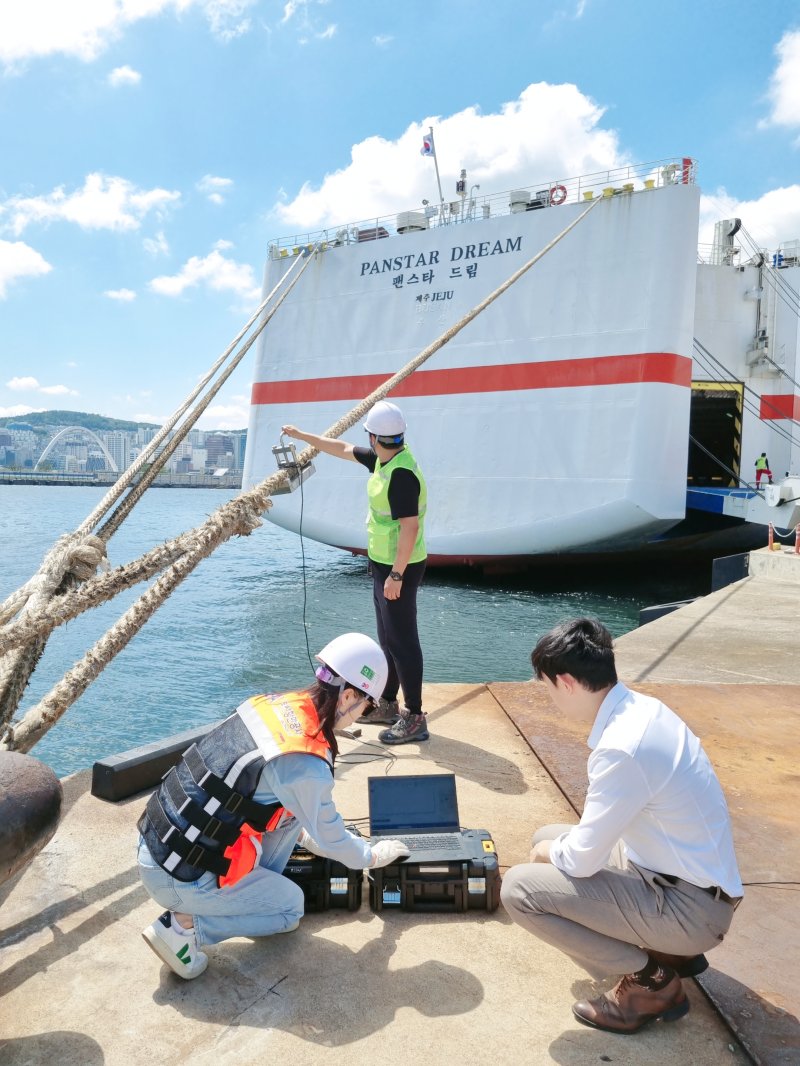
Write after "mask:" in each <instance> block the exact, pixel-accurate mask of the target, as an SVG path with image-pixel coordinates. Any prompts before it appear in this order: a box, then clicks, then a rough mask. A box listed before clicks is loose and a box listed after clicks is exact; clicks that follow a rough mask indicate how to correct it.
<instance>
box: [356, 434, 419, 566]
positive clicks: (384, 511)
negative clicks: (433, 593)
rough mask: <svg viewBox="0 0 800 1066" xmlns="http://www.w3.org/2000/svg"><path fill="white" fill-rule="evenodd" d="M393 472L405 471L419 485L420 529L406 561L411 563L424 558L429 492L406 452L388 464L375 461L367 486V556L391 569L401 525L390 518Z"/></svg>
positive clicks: (403, 451)
mask: <svg viewBox="0 0 800 1066" xmlns="http://www.w3.org/2000/svg"><path fill="white" fill-rule="evenodd" d="M395 470H408V471H409V472H410V473H412V474H413V475H414V477H415V478H416V479H417V481H418V482H419V510H418V512H417V517H418V519H419V528H418V530H417V537H416V540H415V542H414V547H413V548H412V550H411V555H410V557H409V560H408V561H409V562H410V563H419V562H422V560H423V559H425V558H426V557H427V552H426V550H425V511H426V510H427V504H428V490H427V487H426V485H425V478H424V477H423V476H422V471H421V470H420V468H419V467H418V466H417V463H416V460H415V459H414V456H413V455H412V454H411V452H410V451H409V450H408V448H403V450H402V451H401V452H398V453H397V454H396V455H394V456H392V458H391V459H390V460H389V461H388V462H387V463H381V461H380V459H378V460H377V461H376V463H375V469H374V470H373V472H372V475H371V477H370V479H369V481H368V482H367V499H368V502H369V509H368V511H367V554H368V555H369V557H370V559H372V560H373V561H374V562H376V563H385V564H387V565H389V566H392V565H394V560H395V556H396V555H397V542H398V539H399V536H400V521H399V519H395V518H392V509H391V505H390V503H389V484H390V481H391V478H392V474H393V473H394V472H395Z"/></svg>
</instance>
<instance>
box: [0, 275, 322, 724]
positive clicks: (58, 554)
mask: <svg viewBox="0 0 800 1066" xmlns="http://www.w3.org/2000/svg"><path fill="white" fill-rule="evenodd" d="M301 258H303V259H304V262H303V266H302V268H301V269H300V270H299V271H298V273H297V274H296V276H295V277H294V278H291V281H289V279H290V277H291V275H292V274H293V273H294V271H295V270H296V268H297V266H298V264H299V262H300V259H301ZM310 262H311V256H305V257H298V259H297V260H296V261H295V262H294V263H293V264H292V266H291V267H290V268H289V270H288V271H287V272H286V273H285V274H284V275H283V276H282V278H281V279H280V280H279V281H278V283H277V284H276V285H275V286H274V288H273V289H272V291H271V292H270V293H269V294H268V295H267V296H266V297H265V298H264V299H263V300H262V301H261V303H260V304H259V307H258V309H257V310H256V312H255V313H254V314H253V315H252V316H251V318H250V319H249V321H248V322H247V323H246V324H245V326H244V327H243V328H242V329H241V330H240V331H239V333H238V334H237V335H236V337H235V338H234V340H233V341H232V342H231V344H229V345H228V347H227V348H226V350H225V351H224V352H223V354H222V355H221V356H220V357H219V358H218V359H217V360H216V362H215V363H214V365H213V366H212V368H211V370H209V371H208V373H207V374H206V375H205V376H204V378H203V379H202V380H201V382H200V383H199V384H198V385H197V386H196V387H195V388H194V389H193V390H192V392H191V393H190V394H189V396H188V397H187V398H186V399H185V400H184V402H183V403H182V404H181V406H180V407H179V408H178V410H177V411H176V412H175V414H173V415H172V416H171V417H170V419H169V420H168V422H167V424H166V426H165V427H164V428H163V429H162V431H161V432H160V433H159V434H157V436H156V437H154V439H153V441H151V442H150V444H149V445H148V447H147V449H146V450H145V451H144V452H143V453H142V455H140V456H139V458H138V459H137V460H136V461H135V462H134V463H133V464H132V465H131V467H129V468H128V470H127V471H126V472H125V474H124V476H123V477H121V478H120V479H119V480H118V481H117V482H115V484H114V486H113V487H112V489H111V491H109V492H108V493H107V494H106V496H105V497H104V499H103V500H102V501H101V502H100V504H99V505H98V506H97V507H96V508H95V510H94V511H93V512H92V514H91V515H90V516H89V517H88V518H87V519H85V520H84V522H83V523H82V524H81V525H80V526H79V527H78V529H77V530H75V531H74V532H73V533H69V534H65V535H64V536H63V537H61V538H59V541H58V542H57V543H56V545H55V546H54V547H53V549H51V551H50V552H49V553H48V554H47V555H46V556H45V559H44V561H43V563H42V565H41V567H40V569H39V572H38V573H37V574H36V575H35V576H34V578H32V579H31V580H30V581H29V582H27V583H26V584H25V585H23V586H22V588H21V589H19V590H17V592H16V593H14V594H13V595H12V596H11V597H9V598H8V599H7V600H6V601H5V603H3V604H2V605H0V622H3V621H6V620H7V619H8V618H11V617H14V616H15V615H16V614H18V613H22V614H27V613H29V612H30V613H34V614H38V613H40V612H41V611H42V610H43V609H46V607H47V605H48V604H49V602H50V601H51V599H52V598H53V596H54V595H56V594H58V593H64V592H66V591H67V590H68V589H69V587H70V586H71V585H72V584H74V583H76V581H77V580H82V579H83V578H85V577H87V576H91V574H93V573H95V572H96V569H97V567H95V569H94V570H92V571H91V572H90V573H87V572H86V568H85V566H84V567H83V569H82V570H80V571H79V570H77V569H76V566H77V565H78V564H79V563H80V562H81V561H84V562H86V561H88V558H89V557H90V553H91V552H92V551H97V550H100V551H101V552H102V555H101V557H100V558H99V559H98V562H100V561H102V560H104V559H105V542H107V541H108V540H109V539H110V537H111V536H112V535H113V533H114V532H115V531H116V529H117V528H118V527H119V525H120V524H121V523H122V521H123V520H124V519H125V518H126V517H127V515H128V514H129V513H130V511H131V510H132V509H133V507H134V506H135V504H136V503H137V502H138V501H139V499H140V498H141V496H142V494H143V493H144V491H145V489H146V488H147V487H148V486H149V485H150V484H151V482H152V481H153V479H154V478H155V476H156V474H157V473H158V471H159V469H160V467H161V465H163V462H165V461H166V459H167V458H168V457H169V455H171V454H172V452H173V451H174V450H175V448H177V447H178V444H179V443H180V442H181V440H183V439H184V438H185V436H186V435H187V434H188V433H189V431H190V430H191V428H192V426H193V425H194V424H195V423H196V422H197V420H198V419H199V417H200V415H201V414H202V413H203V411H204V410H205V409H206V407H207V406H208V404H209V403H210V402H211V400H212V399H213V398H214V396H216V394H217V393H218V392H219V390H220V389H221V388H222V386H223V385H224V383H225V382H226V381H227V379H228V377H229V376H230V375H231V374H232V373H233V371H234V370H235V369H236V367H237V366H238V365H239V363H240V362H241V360H242V359H243V358H244V356H245V355H246V354H247V352H248V351H249V350H250V348H251V346H252V345H253V343H254V342H255V340H256V339H257V338H258V336H259V335H260V334H261V332H262V331H263V330H264V328H265V327H266V325H267V323H268V322H269V321H270V320H271V318H272V317H273V315H274V314H275V312H276V311H277V309H278V307H280V305H281V304H282V303H283V301H284V300H285V299H286V297H287V296H288V294H289V293H290V292H291V290H292V289H293V288H294V286H295V285H296V284H297V282H298V281H299V279H300V277H301V276H302V274H303V272H304V271H305V269H306V267H307V266H308V265H309V263H310ZM287 281H288V284H287ZM282 286H285V289H284V292H283V293H282V294H281V296H280V298H279V299H278V300H277V301H276V303H275V305H274V306H273V307H272V308H271V309H270V312H269V313H268V314H267V315H266V316H265V317H264V319H263V321H262V322H261V323H260V325H259V326H258V328H257V329H256V330H255V331H254V333H253V334H252V336H251V337H250V338H249V339H248V340H247V341H246V343H245V344H244V345H243V347H242V349H241V350H240V351H239V352H238V354H237V355H236V356H235V357H234V359H233V360H232V362H231V364H230V365H229V366H228V367H227V368H226V370H225V371H224V372H223V374H222V375H221V376H220V377H219V378H218V379H217V381H216V382H215V383H214V384H213V385H212V386H211V388H210V389H209V391H208V393H207V394H206V396H205V397H204V398H203V399H202V400H201V401H200V403H198V404H197V405H196V406H195V407H194V408H193V409H192V411H191V412H190V413H189V415H188V417H187V419H186V421H185V423H184V425H183V426H182V427H181V430H180V431H179V434H178V435H177V436H178V439H177V440H176V441H175V442H174V444H172V442H169V444H168V445H167V446H166V448H165V449H164V456H163V458H161V457H159V461H158V462H156V463H154V464H153V465H152V467H151V468H150V470H149V471H148V472H147V473H146V474H145V475H144V477H143V478H142V479H141V481H140V483H139V484H138V485H137V486H136V487H135V488H134V489H132V490H131V492H130V493H129V494H128V496H127V497H126V498H125V500H124V501H123V502H122V503H121V504H120V506H119V507H118V508H117V510H116V511H115V512H114V514H113V515H112V516H111V518H110V519H109V520H108V521H107V522H106V524H105V525H104V526H103V527H102V529H101V530H100V531H99V532H98V535H97V536H94V535H91V534H89V533H88V530H89V529H91V528H92V527H93V525H94V524H95V523H96V521H98V520H99V518H101V517H102V515H103V514H105V513H106V512H107V511H108V509H109V508H110V506H111V505H112V504H113V503H114V501H115V500H116V499H118V498H119V496H120V495H121V494H122V492H124V490H125V488H126V487H127V485H129V484H130V482H131V480H132V478H133V477H134V475H135V474H136V472H137V471H138V470H140V469H141V467H142V465H143V463H144V462H145V461H146V460H147V458H148V457H149V455H151V454H152V453H153V451H155V449H157V448H158V447H159V444H160V443H161V442H162V441H163V439H164V437H165V435H166V433H168V432H169V430H170V429H171V428H173V427H174V426H175V425H176V424H177V422H178V421H179V420H180V417H181V416H182V415H183V414H185V413H186V411H187V410H188V409H189V407H190V406H191V404H192V403H193V401H194V400H195V399H196V398H197V396H198V395H199V392H200V391H202V389H203V388H204V387H205V385H207V384H208V383H209V381H210V380H211V379H212V378H213V376H214V374H215V373H216V371H217V370H218V369H219V368H220V366H221V365H222V364H223V363H224V362H225V360H226V359H227V358H228V357H229V356H230V354H231V352H232V351H233V350H234V349H235V347H236V345H237V344H238V343H239V341H240V340H241V339H242V337H244V336H245V334H246V333H247V332H248V331H249V330H250V328H251V327H252V325H253V323H254V322H255V321H256V320H257V318H258V317H259V315H261V314H262V313H263V311H264V309H265V308H266V307H267V305H268V304H269V302H270V300H272V298H273V297H274V296H275V294H276V293H277V291H278V290H279V289H280V288H281V287H282ZM98 545H99V549H98ZM46 632H49V631H45V632H44V633H43V634H42V635H41V636H37V637H35V638H32V644H31V646H30V647H29V648H27V649H26V648H24V647H19V648H18V650H16V651H15V652H14V653H13V654H11V655H10V656H3V657H2V658H0V728H2V726H3V725H4V724H5V723H6V722H8V721H9V720H10V719H11V717H12V715H13V714H14V712H15V711H16V709H17V707H18V706H19V702H20V700H21V699H22V695H23V693H24V691H25V688H26V687H27V685H28V682H29V680H30V677H31V675H32V673H33V671H34V670H35V669H36V666H37V664H38V662H39V659H40V658H41V655H42V652H43V651H44V646H45V643H46V641H47V635H46Z"/></svg>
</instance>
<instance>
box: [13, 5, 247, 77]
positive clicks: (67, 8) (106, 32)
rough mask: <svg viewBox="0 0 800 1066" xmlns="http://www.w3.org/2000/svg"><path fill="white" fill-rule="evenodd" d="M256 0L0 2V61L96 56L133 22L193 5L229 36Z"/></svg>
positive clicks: (242, 28)
mask: <svg viewBox="0 0 800 1066" xmlns="http://www.w3.org/2000/svg"><path fill="white" fill-rule="evenodd" d="M256 3H257V0H91V2H89V0H81V2H80V3H72V4H69V3H65V2H64V0H25V3H22V4H15V3H10V2H9V3H4V4H0V63H3V64H4V65H5V66H6V68H7V69H9V70H11V71H12V72H14V71H18V70H19V69H20V67H21V65H22V64H24V63H25V61H27V60H31V59H36V58H41V57H42V56H49V55H57V54H61V55H69V56H74V57H76V58H77V59H81V60H83V61H84V62H90V61H91V60H93V59H96V58H97V57H98V56H99V55H100V54H101V53H102V52H104V51H105V50H106V48H108V47H109V46H110V45H112V44H113V43H114V42H116V41H118V40H120V38H121V37H122V36H123V35H124V33H125V31H126V30H127V29H128V28H129V27H130V26H131V25H132V24H133V23H135V22H138V21H139V20H140V19H145V18H155V17H157V16H158V15H162V14H166V13H172V14H175V15H180V14H183V13H184V12H186V11H188V10H189V9H190V8H195V9H197V10H199V11H202V13H203V14H204V15H205V18H206V20H207V22H208V25H209V28H210V30H211V32H212V34H213V35H214V36H215V37H217V38H218V39H219V40H221V41H229V40H231V39H232V38H234V37H239V36H241V35H242V34H243V33H247V32H248V30H249V29H250V26H251V23H250V20H249V19H247V18H243V17H242V16H243V15H244V13H245V11H247V10H248V9H249V8H251V7H253V6H254V5H255V4H256Z"/></svg>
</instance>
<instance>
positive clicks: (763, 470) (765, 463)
mask: <svg viewBox="0 0 800 1066" xmlns="http://www.w3.org/2000/svg"><path fill="white" fill-rule="evenodd" d="M765 474H766V476H767V477H768V478H769V484H770V485H771V484H772V471H771V470H770V468H769V459H767V453H766V452H762V453H761V455H759V457H758V459H756V488H758V486H759V485H760V484H761V478H762V477H763V476H764V475H765Z"/></svg>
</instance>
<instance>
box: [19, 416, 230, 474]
mask: <svg viewBox="0 0 800 1066" xmlns="http://www.w3.org/2000/svg"><path fill="white" fill-rule="evenodd" d="M158 428H160V427H158ZM157 432H158V429H154V428H152V427H150V426H147V427H139V429H137V430H124V429H114V430H107V429H106V430H104V429H97V430H93V429H89V428H87V427H85V426H63V425H51V426H48V425H47V423H44V424H42V425H41V426H40V427H39V428H38V429H34V427H32V426H30V425H29V424H27V423H25V420H24V417H21V418H19V419H18V420H14V421H13V422H11V423H10V424H9V425H7V426H4V427H0V470H6V471H12V472H13V471H28V472H35V471H40V472H49V471H57V472H61V473H67V474H72V473H81V474H82V473H91V472H93V471H99V472H113V473H121V472H122V471H124V470H126V469H127V468H128V467H129V466H130V465H131V463H133V461H134V460H135V459H137V458H138V456H139V454H140V453H141V451H142V449H143V448H144V447H145V445H147V444H149V443H150V442H151V441H152V439H153V437H154V436H155V435H156V433H157ZM170 439H172V434H170V436H169V438H168V440H170ZM246 442H247V430H201V429H192V430H190V431H189V433H188V435H187V437H186V440H185V441H182V442H181V443H180V444H179V445H178V446H177V448H176V450H175V452H174V454H173V455H172V456H170V458H169V459H168V460H167V462H166V464H165V466H164V470H165V472H168V473H173V474H204V475H207V474H212V473H215V472H218V471H221V470H226V471H230V472H231V473H235V474H239V475H241V472H242V468H243V466H244V451H245V445H246ZM165 443H166V442H165Z"/></svg>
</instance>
